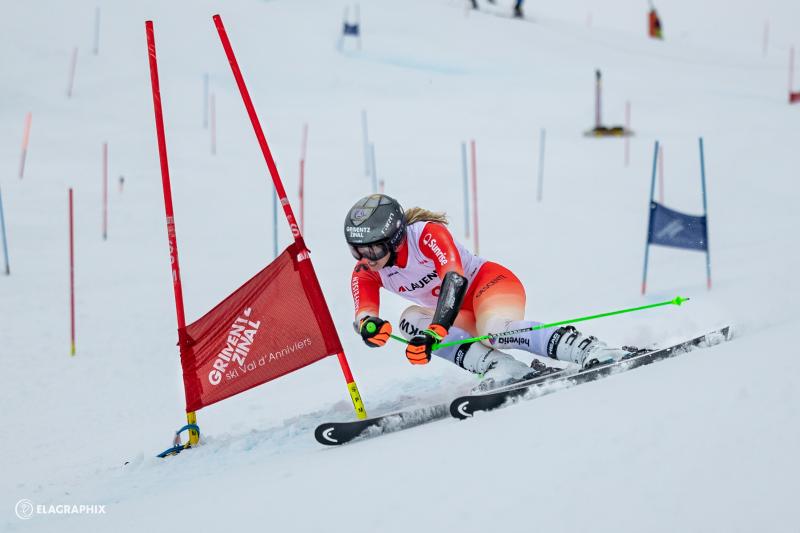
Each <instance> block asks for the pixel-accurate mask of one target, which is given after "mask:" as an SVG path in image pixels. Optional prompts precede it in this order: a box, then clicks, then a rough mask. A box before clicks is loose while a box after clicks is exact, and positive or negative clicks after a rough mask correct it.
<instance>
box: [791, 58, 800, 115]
mask: <svg viewBox="0 0 800 533" xmlns="http://www.w3.org/2000/svg"><path fill="white" fill-rule="evenodd" d="M795 102H800V92H794V46H793V47H791V48H790V49H789V103H790V104H794V103H795Z"/></svg>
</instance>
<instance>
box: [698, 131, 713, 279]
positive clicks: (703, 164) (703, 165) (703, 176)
mask: <svg viewBox="0 0 800 533" xmlns="http://www.w3.org/2000/svg"><path fill="white" fill-rule="evenodd" d="M700 181H701V183H702V185H703V216H704V217H705V219H706V287H708V290H711V252H710V251H709V248H710V246H709V242H708V202H707V200H706V158H705V154H704V152H703V138H702V137H700Z"/></svg>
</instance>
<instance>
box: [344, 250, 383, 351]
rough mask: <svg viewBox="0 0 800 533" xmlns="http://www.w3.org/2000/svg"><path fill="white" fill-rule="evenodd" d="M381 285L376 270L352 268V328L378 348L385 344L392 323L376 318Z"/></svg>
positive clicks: (365, 340)
mask: <svg viewBox="0 0 800 533" xmlns="http://www.w3.org/2000/svg"><path fill="white" fill-rule="evenodd" d="M382 286H383V283H382V282H381V277H380V275H378V273H377V272H372V271H370V270H366V269H364V268H359V267H358V266H357V267H356V268H355V269H354V270H353V275H352V277H351V280H350V290H351V291H352V293H353V305H354V307H355V313H356V319H355V321H354V322H353V328H355V330H356V333H358V334H359V335H361V338H362V339H363V340H364V343H365V344H366V345H367V346H369V347H370V348H378V347H380V346H383V345H384V344H386V341H388V340H389V335H390V334H391V333H392V325H391V324H389V322H386V321H385V320H381V319H380V318H378V312H379V309H380V288H381V287H382Z"/></svg>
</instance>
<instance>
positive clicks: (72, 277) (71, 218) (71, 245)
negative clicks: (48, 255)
mask: <svg viewBox="0 0 800 533" xmlns="http://www.w3.org/2000/svg"><path fill="white" fill-rule="evenodd" d="M73 213H74V210H73V208H72V187H70V188H69V338H70V350H69V354H70V355H75V223H74V222H73V221H74V218H75V217H74V214H73Z"/></svg>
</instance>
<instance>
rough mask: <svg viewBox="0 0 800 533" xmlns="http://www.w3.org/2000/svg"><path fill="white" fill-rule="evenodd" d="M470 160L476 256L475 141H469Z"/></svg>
mask: <svg viewBox="0 0 800 533" xmlns="http://www.w3.org/2000/svg"><path fill="white" fill-rule="evenodd" d="M469 150H470V158H471V160H472V227H473V229H474V231H473V233H474V234H475V255H478V253H479V252H478V249H479V247H478V166H477V164H476V157H475V140H474V139H473V140H471V141H469Z"/></svg>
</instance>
